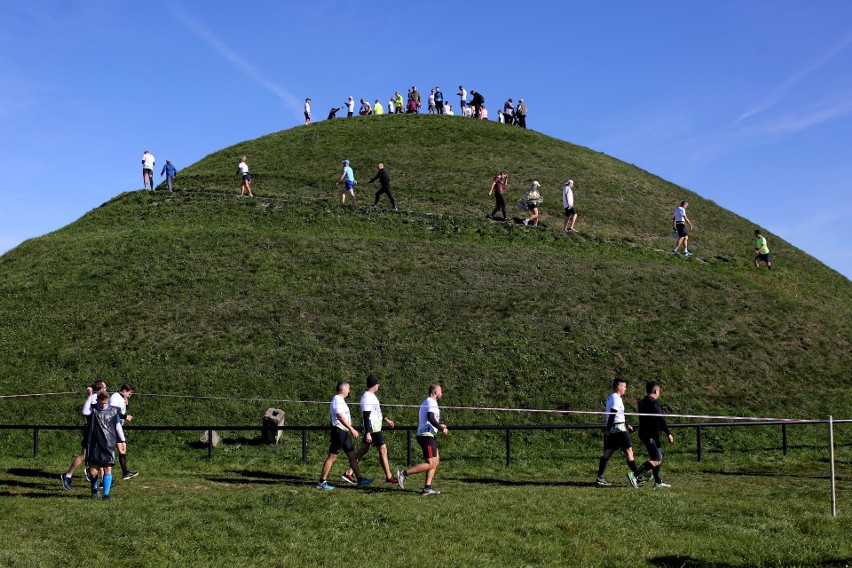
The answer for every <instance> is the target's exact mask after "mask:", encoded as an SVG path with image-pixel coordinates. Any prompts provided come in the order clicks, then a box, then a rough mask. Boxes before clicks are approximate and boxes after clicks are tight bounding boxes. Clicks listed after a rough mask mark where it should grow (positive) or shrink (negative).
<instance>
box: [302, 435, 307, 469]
mask: <svg viewBox="0 0 852 568" xmlns="http://www.w3.org/2000/svg"><path fill="white" fill-rule="evenodd" d="M302 463H308V431H307V429H305V428H302Z"/></svg>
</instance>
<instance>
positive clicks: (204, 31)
mask: <svg viewBox="0 0 852 568" xmlns="http://www.w3.org/2000/svg"><path fill="white" fill-rule="evenodd" d="M165 6H166V8H167V9H168V10H169V11H170V12H171V13H172V15H173V16H174V17H175V18H177V19H178V20H179V21H180V22H181V23H183V24H184V25H185V26H186V27H187V28H189V30H190V31H191V32H192V33H194V34H195V35H196V36H198V37H199V38H200V39H201V40H202V41H204V42H205V43H206V44H207V45H209V46H210V47H212V48H213V49H214V50H215V51H216V52H217V53H219V55H221V56H222V57H224V58H225V59H226V60H227V61H228V62H230V63H231V64H232V65H234V66H235V67H236V68H237V69H239V70H240V71H242V72H243V73H244V74H245V75H246V76H247V77H249V78H250V79H251V80H253V81H254V82H255V83H257V84H258V85H260V86H261V87H263V88H264V89H266V90H268V91H270V92H272V93H273V94H274V95H275V96H277V97H278V98H279V99H280V100H281V102H282V103H283V104H284V106H285V107H287V108H288V109H289V110H291V111H292V112H293V113H295V114H296V115H297V116H301V114H302V110H303V109H302V105H301V104H300V103H299V100H298V99H297V98H296V97H295V96H293V94H292V93H291V92H290V91H288V90H287V89H286V88H284V87H282V86H281V85H279V84H277V83H275V82H274V81H271V80H269V79H268V78H267V77H266V76H265V75H264V74H263V73H261V72H260V71H259V70H258V69H257V68H256V67H255V66H254V65H252V64H251V63H249V62H248V61H246V60H245V59H243V58H242V57H240V56H239V55H237V54H236V53H234V51H233V50H232V49H231V48H230V47H229V46H228V45H227V44H226V43H225V42H223V41H222V40H220V39H219V38H218V37H216V36H215V35H214V34H213V32H211V31H210V30H209V29H208V28H207V27H206V26H205V25H204V24H203V23H201V21H200V20H198V19H197V18H195V17H193V16H192V15H191V14H189V13H188V12H187V11H186V10H184V8H183V6H182V5H180V4H179V3H171V2H166V3H165Z"/></svg>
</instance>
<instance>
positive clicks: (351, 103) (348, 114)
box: [343, 96, 355, 118]
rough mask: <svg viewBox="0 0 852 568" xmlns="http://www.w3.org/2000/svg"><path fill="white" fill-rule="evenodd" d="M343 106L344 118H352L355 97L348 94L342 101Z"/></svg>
mask: <svg viewBox="0 0 852 568" xmlns="http://www.w3.org/2000/svg"><path fill="white" fill-rule="evenodd" d="M343 106H345V107H346V118H352V115H354V114H355V99H353V98H352V97H351V96H350V97H349V98H348V99H346V100H345V101H343Z"/></svg>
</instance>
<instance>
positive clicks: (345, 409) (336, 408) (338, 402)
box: [331, 394, 352, 432]
mask: <svg viewBox="0 0 852 568" xmlns="http://www.w3.org/2000/svg"><path fill="white" fill-rule="evenodd" d="M338 414H342V415H343V417H344V418H345V419H346V422H348V423H349V424H352V415H350V414H349V406H348V405H347V404H346V401H345V400H344V399H343V397H342V396H340V395H339V394H336V395H334V398H333V399H331V425H332V426H334V427H336V428H340V429H341V430H346V431H347V432H348V431H349V428H347V427H346V426H344V425H343V423H342V422H341V421H340V419H339V418H337V415H338Z"/></svg>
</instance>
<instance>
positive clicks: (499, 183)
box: [487, 170, 509, 221]
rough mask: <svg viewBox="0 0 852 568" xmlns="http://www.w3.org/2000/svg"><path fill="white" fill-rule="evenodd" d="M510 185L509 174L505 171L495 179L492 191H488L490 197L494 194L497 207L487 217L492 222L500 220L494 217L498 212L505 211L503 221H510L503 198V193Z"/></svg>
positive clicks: (492, 183)
mask: <svg viewBox="0 0 852 568" xmlns="http://www.w3.org/2000/svg"><path fill="white" fill-rule="evenodd" d="M508 185H509V174H508V173H507V172H506V170H503V171H502V172H500V173H499V174H497V175H496V176H495V177H494V181H492V182H491V189H489V190H488V195H489V196H490V195H491V194H494V199H495V205H494V210H493V211H492V212H491V213H490V214H489V215H488V216H487V217H488V218H489V219H491V220H492V221H497V220H498V219H495V218H494V215H496V214H497V212H498V211H503V218H502V219H500V220H501V221H505V220H506V219H508V217H507V215H506V199H505V197H504V196H503V192H504V191H505V190H506V186H508Z"/></svg>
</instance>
